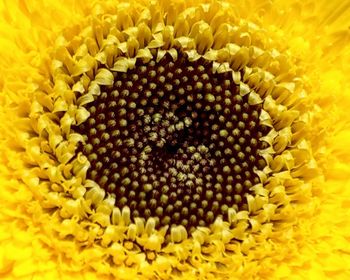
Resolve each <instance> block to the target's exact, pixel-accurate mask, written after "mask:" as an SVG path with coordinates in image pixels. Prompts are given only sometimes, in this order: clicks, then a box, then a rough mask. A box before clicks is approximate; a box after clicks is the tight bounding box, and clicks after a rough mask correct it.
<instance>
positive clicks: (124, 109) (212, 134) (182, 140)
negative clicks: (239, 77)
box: [76, 51, 268, 231]
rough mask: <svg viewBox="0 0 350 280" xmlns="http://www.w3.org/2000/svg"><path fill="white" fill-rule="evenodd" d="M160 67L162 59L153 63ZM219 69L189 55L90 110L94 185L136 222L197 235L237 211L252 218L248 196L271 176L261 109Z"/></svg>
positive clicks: (143, 68) (86, 148)
mask: <svg viewBox="0 0 350 280" xmlns="http://www.w3.org/2000/svg"><path fill="white" fill-rule="evenodd" d="M153 55H154V57H157V53H156V52H154V53H153ZM212 69H213V65H212V62H209V61H207V60H205V59H203V58H201V59H199V60H197V61H195V62H190V61H189V60H188V57H187V55H186V54H185V53H183V52H181V51H179V56H178V58H177V59H176V60H174V59H173V58H172V57H171V56H170V55H168V54H167V55H165V56H164V57H163V58H162V59H161V60H160V61H158V62H157V60H156V59H153V60H150V61H149V62H147V63H143V62H142V61H138V62H137V63H136V66H135V68H134V69H131V70H128V71H127V73H119V72H116V73H114V75H115V82H114V85H113V86H110V87H104V88H103V89H102V93H101V95H99V96H98V97H96V99H95V101H94V102H92V103H90V104H88V105H87V109H88V111H89V112H90V117H89V118H88V120H87V121H86V122H84V123H83V124H81V125H80V126H78V127H77V128H76V129H77V130H78V132H79V133H81V134H82V135H83V136H84V139H85V145H81V146H80V147H79V150H80V151H81V152H83V154H85V155H86V156H87V157H88V159H89V161H90V163H91V167H90V169H89V171H88V178H89V179H92V180H94V181H96V182H97V183H98V184H99V185H100V186H101V187H103V188H104V189H105V190H106V191H107V192H108V193H111V194H114V195H115V197H116V206H118V207H120V208H122V207H124V206H128V207H129V208H130V210H131V215H132V217H143V218H145V219H147V218H149V217H154V218H155V219H156V221H157V226H158V227H160V226H165V225H183V226H184V227H186V228H187V229H188V230H189V231H192V230H194V229H195V227H196V226H198V225H199V226H207V225H209V224H211V223H212V222H213V221H214V220H215V218H216V217H217V216H218V215H222V216H223V217H226V213H227V210H228V209H229V208H231V207H232V208H234V209H236V210H244V209H247V203H246V199H245V194H247V193H250V192H251V191H250V188H251V187H252V186H253V185H255V184H257V183H259V178H258V176H257V175H256V173H255V172H254V171H255V170H261V169H262V168H263V167H264V166H265V161H264V160H263V158H262V157H260V156H259V153H258V151H259V150H260V149H264V148H266V145H267V144H266V143H265V142H262V141H260V140H259V139H260V138H261V137H262V136H264V135H266V133H267V132H268V129H267V127H265V126H262V125H260V124H259V115H260V113H261V105H249V103H248V97H249V94H247V95H245V96H241V95H240V94H239V87H238V86H237V85H236V84H235V83H234V82H233V79H232V73H231V72H226V73H221V74H219V73H213V70H212Z"/></svg>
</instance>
